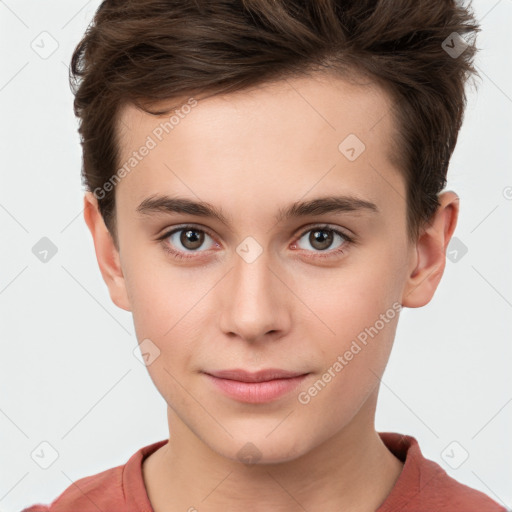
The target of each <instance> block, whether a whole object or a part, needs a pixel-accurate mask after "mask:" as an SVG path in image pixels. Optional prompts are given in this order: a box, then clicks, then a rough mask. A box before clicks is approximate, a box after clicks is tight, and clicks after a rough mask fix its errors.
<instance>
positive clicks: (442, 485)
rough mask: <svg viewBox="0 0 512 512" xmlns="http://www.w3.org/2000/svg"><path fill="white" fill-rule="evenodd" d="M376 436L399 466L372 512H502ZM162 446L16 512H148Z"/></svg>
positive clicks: (385, 435) (386, 437) (402, 445)
mask: <svg viewBox="0 0 512 512" xmlns="http://www.w3.org/2000/svg"><path fill="white" fill-rule="evenodd" d="M379 435H380V437H381V439H382V441H383V442H384V444H385V445H386V446H387V447H388V449H389V450H390V451H391V452H392V453H393V454H394V455H395V456H396V457H398V458H399V459H400V460H401V461H402V462H404V466H403V469H402V472H401V473H400V476H399V477H398V480H397V481H396V483H395V485H394V487H393V489H391V492H390V493H389V495H388V497H387V498H386V500H385V501H384V503H382V505H381V506H380V507H379V508H378V509H377V511H376V512H434V511H435V512H507V510H506V509H505V508H504V507H502V506H501V505H499V504H498V503H496V502H495V501H494V500H492V499H491V498H489V497H488V496H487V495H485V494H484V493H482V492H480V491H477V490H476V489H472V488H471V487H468V486H467V485H464V484H461V483H460V482H458V481H457V480H455V479H454V478H452V477H450V476H449V475H448V474H447V473H446V471H445V470H444V469H443V468H441V466H439V465H438V464H437V463H435V462H433V461H432V460H429V459H426V458H425V457H423V455H422V453H421V451H420V447H419V445H418V442H417V441H416V439H415V438H414V437H412V436H407V435H401V434H397V433H394V432H379ZM167 442H168V440H167V439H166V440H164V441H158V442H156V443H153V444H150V445H149V446H145V447H144V448H141V449H140V450H138V451H137V452H136V453H135V454H134V455H133V456H132V457H130V459H129V460H128V462H127V463H126V464H124V465H122V466H117V467H115V468H112V469H108V470H106V471H103V472H101V473H98V474H96V475H92V476H88V477H85V478H82V479H80V480H77V481H76V482H75V483H74V484H72V485H70V486H69V487H68V488H67V489H66V490H65V491H64V492H63V493H62V494H61V495H60V496H59V497H58V498H56V499H55V500H54V501H53V502H52V503H51V504H50V505H33V506H31V507H29V508H25V509H24V510H22V511H21V512H98V510H101V511H103V512H153V508H152V507H151V503H150V501H149V498H148V495H147V492H146V488H145V486H144V480H143V478H142V461H143V460H144V459H145V458H146V457H147V456H149V455H150V454H151V453H153V452H154V451H156V450H157V449H158V448H160V447H161V446H163V445H164V444H165V443H167Z"/></svg>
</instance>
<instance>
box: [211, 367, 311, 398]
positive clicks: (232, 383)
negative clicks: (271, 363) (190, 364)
mask: <svg viewBox="0 0 512 512" xmlns="http://www.w3.org/2000/svg"><path fill="white" fill-rule="evenodd" d="M203 373H204V375H205V376H206V377H207V378H208V380H209V381H210V382H211V383H212V384H213V385H214V386H215V387H216V389H219V390H220V391H222V392H223V393H224V394H225V395H227V396H229V397H230V398H232V399H234V400H237V401H240V402H245V403H253V404H256V403H266V402H271V401H274V400H277V399H278V398H280V397H282V396H284V395H286V394H288V393H290V392H291V391H293V390H294V389H295V388H296V387H297V386H298V385H299V384H300V383H301V382H302V381H303V380H304V379H305V378H306V376H307V375H309V373H303V372H293V371H288V370H281V369H276V368H268V369H265V370H260V371H258V372H248V371H245V370H240V369H233V370H222V371H212V372H203Z"/></svg>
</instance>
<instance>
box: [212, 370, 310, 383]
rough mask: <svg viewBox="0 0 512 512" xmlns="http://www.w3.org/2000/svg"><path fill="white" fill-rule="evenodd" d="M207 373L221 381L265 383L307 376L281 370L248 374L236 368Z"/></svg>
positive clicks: (303, 373) (301, 373) (302, 373)
mask: <svg viewBox="0 0 512 512" xmlns="http://www.w3.org/2000/svg"><path fill="white" fill-rule="evenodd" d="M205 373H207V374H208V375H212V376H213V377H217V378H219V379H229V380H237V381H240V382H265V381H269V380H275V379H290V378H292V377H298V376H299V375H305V374H306V373H307V372H293V371H288V370H281V369H279V368H266V369H264V370H259V371H257V372H248V371H245V370H241V369H238V368H236V369H232V370H220V371H215V372H205Z"/></svg>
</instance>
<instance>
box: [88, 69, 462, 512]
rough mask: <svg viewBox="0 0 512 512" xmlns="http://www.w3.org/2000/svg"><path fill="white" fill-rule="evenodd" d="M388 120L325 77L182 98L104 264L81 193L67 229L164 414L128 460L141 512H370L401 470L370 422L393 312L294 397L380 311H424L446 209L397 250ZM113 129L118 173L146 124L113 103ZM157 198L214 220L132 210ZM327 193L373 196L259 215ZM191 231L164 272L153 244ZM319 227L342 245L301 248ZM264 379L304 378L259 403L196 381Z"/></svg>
mask: <svg viewBox="0 0 512 512" xmlns="http://www.w3.org/2000/svg"><path fill="white" fill-rule="evenodd" d="M391 106H392V105H391V102H390V99H389V97H388V96H387V94H386V93H385V92H384V91H383V90H382V89H381V88H379V87H378V86H377V85H375V84H371V83H367V84H365V85H364V86H362V85H355V84H352V83H348V82H346V81H344V80H342V79H340V78H334V77H328V76H325V75H322V76H314V77H313V76H310V77H308V78H304V77H302V78H296V79H293V80H290V79H289V80H285V81H280V82H275V83H272V84H266V85H265V86H260V87H257V88H254V89H252V90H250V91H247V90H246V91H242V92H237V93H231V94H227V95H224V96H214V97H210V98H206V99H200V100H199V102H198V105H197V106H195V107H194V108H193V109H192V111H191V112H190V113H189V114H188V115H187V116H186V117H184V119H182V120H181V121H180V123H179V124H178V125H177V126H176V127H175V128H174V129H173V130H172V132H170V133H169V134H168V135H166V136H165V137H164V138H163V140H162V141H161V142H159V143H158V145H157V146H156V147H155V148H154V149H152V150H151V151H150V152H149V154H148V155H147V156H146V157H144V159H142V160H141V161H140V163H138V165H137V167H136V169H134V170H133V171H131V172H130V173H129V174H127V175H126V176H125V177H124V178H123V179H122V180H121V182H120V183H119V184H118V185H117V186H116V192H115V194H116V218H117V235H118V240H119V250H117V249H116V247H115V245H114V243H113V239H112V237H111V235H110V233H109V232H108V230H107V228H106V227H105V224H104V222H103V219H102V217H101V215H100V214H99V211H98V207H97V202H96V199H95V197H94V196H93V195H92V194H91V193H86V196H85V198H84V206H85V211H84V215H85V220H86V222H87V225H88V227H89V229H90V231H91V234H92V236H93V239H94V245H95V250H96V256H97V260H98V264H99V267H100V270H101V273H102V276H103V278H104V280H105V282H106V284H107V286H108V289H109V292H110V296H111V298H112V300H113V302H114V303H115V304H116V305H117V306H119V307H120V308H122V309H125V310H127V311H131V312H132V314H133V320H134V326H135V331H136V335H137V338H138V340H139V343H140V342H141V341H142V340H144V339H146V338H149V339H150V340H151V342H152V343H154V345H156V346H157V347H158V349H159V350H160V355H159V357H157V358H156V359H155V360H154V362H152V364H150V365H149V366H148V371H149V374H150V376H151V379H152V380H153V382H154V383H155V386H156V387H157V389H158V390H159V392H160V393H161V395H162V396H163V398H164V399H165V400H166V403H167V404H168V415H167V416H168V424H169V431H170V438H169V443H168V444H167V445H165V446H164V447H162V448H160V449H159V450H157V451H156V452H155V453H154V454H153V455H151V456H150V457H148V458H147V459H146V460H145V461H144V464H143V476H144V481H145V485H146V489H147V492H148V496H149V499H150V501H151V503H152V505H153V508H154V510H155V511H156V512H174V511H178V510H180V511H186V510H195V509H197V510H200V511H210V512H216V511H219V512H220V511H222V512H225V511H231V510H249V511H268V510H273V511H283V512H284V511H296V510H299V509H300V510H302V508H301V507H303V508H304V509H305V510H326V511H334V510H350V511H358V512H363V511H368V512H369V511H375V510H376V509H377V508H378V507H379V505H380V504H381V503H382V502H383V501H385V499H386V497H387V495H388V494H389V493H390V491H391V489H392V488H393V486H394V484H395V482H396V480H397V479H398V477H399V475H400V472H401V470H402V467H403V464H402V462H401V461H399V460H398V459H397V458H396V457H395V456H394V455H393V454H392V453H391V452H390V451H389V450H388V449H387V448H386V446H385V445H384V444H383V442H382V441H381V439H380V437H379V436H378V434H377V432H376V431H375V426H374V416H375V408H376V403H377V396H378V392H379V383H380V378H381V376H382V374H383V372H384V370H385V367H386V364H387V361H388V358H389V355H390V351H391V348H392V345H393V341H394V337H395V331H396V326H397V322H398V318H399V315H398V314H397V315H395V316H394V318H393V319H392V320H389V321H388V322H387V323H385V326H384V327H383V328H382V329H381V330H379V332H378V334H377V335H375V336H374V337H373V339H372V338H369V340H370V341H369V342H368V344H367V345H366V346H364V348H363V349H362V350H361V351H360V352H359V353H358V354H357V356H354V357H353V359H352V360H351V361H349V362H348V364H347V365H346V366H345V367H344V368H343V370H342V371H340V372H338V373H337V374H336V376H335V377H334V378H332V380H331V381H330V382H329V383H328V384H327V385H326V386H325V387H324V388H323V389H322V390H321V391H320V392H318V394H317V395H316V396H314V397H312V398H311V400H310V401H309V403H307V404H301V403H300V402H299V401H298V395H299V393H300V392H304V391H306V392H307V390H308V389H309V388H310V387H311V386H312V385H313V383H315V382H316V381H317V380H318V379H319V378H321V377H322V375H323V374H324V373H325V372H326V371H327V369H328V368H329V367H332V365H333V363H334V362H335V361H336V360H337V357H338V356H339V355H343V354H344V353H345V352H346V350H347V349H349V348H350V346H351V343H352V341H353V340H355V339H356V337H357V335H358V334H359V333H361V332H362V331H364V329H365V327H369V326H371V325H374V324H375V322H376V320H378V319H379V318H380V316H379V315H381V314H383V313H385V312H386V311H387V310H389V309H390V308H391V307H392V304H393V303H399V304H402V306H403V307H411V308H415V307H421V306H423V305H425V304H427V303H428V302H429V301H430V300H431V299H432V296H433V294H434V292H435V290H436V288H437V286H438V284H439V281H440V279H441V277H442V274H443V271H444V267H445V261H446V259H445V255H446V248H447V245H448V243H449V241H450V238H451V236H452V234H453V231H454V229H455V226H456V222H457V216H458V211H459V209H458V197H457V195H456V194H455V193H453V192H451V191H445V192H443V193H442V194H440V203H441V205H440V207H439V209H438V211H437V212H436V214H435V216H434V217H433V218H432V219H431V222H430V223H429V224H427V225H426V226H425V227H424V229H423V231H422V234H421V236H420V238H419V239H418V240H417V241H416V242H414V243H410V242H409V241H408V238H407V234H406V233H407V232H406V204H405V199H404V198H405V196H406V192H405V183H404V180H403V177H402V175H401V173H400V172H399V169H398V168H397V167H396V166H395V164H394V163H393V161H394V159H393V148H394V146H393V144H392V137H393V134H394V133H395V126H394V124H393V119H392V116H391V115H390V108H391ZM121 121H122V122H121V123H120V125H119V126H120V132H119V133H120V144H121V161H122V162H124V161H126V160H127V159H128V158H129V156H130V154H131V152H132V151H133V150H134V149H136V148H139V147H140V146H141V145H142V144H143V143H144V141H145V140H146V138H147V136H148V135H149V134H151V133H152V131H153V130H154V129H155V127H156V126H157V125H158V124H159V123H160V122H161V119H158V118H156V117H155V116H152V115H149V114H147V113H143V112H141V111H139V110H137V109H135V107H133V106H131V105H127V106H125V107H124V108H123V110H122V115H121ZM350 133H353V134H356V135H357V137H359V139H360V140H362V141H363V142H364V144H365V146H366V149H365V151H364V152H363V153H361V155H360V156H359V157H358V158H357V159H356V160H354V161H349V160H348V159H347V158H346V157H345V156H344V155H343V154H342V153H341V152H340V151H339V149H338V145H339V144H340V142H342V141H343V140H344V139H345V137H346V136H347V135H348V134H350ZM156 193H159V194H167V195H176V196H180V197H186V198H188V199H191V200H197V201H199V200H201V201H206V202H208V203H210V204H211V205H214V206H216V207H217V208H220V209H222V212H223V213H224V214H225V216H226V217H227V218H228V219H229V220H230V225H229V226H226V225H223V224H222V223H221V222H220V221H219V220H217V219H213V218H203V217H198V216H193V215H190V214H177V213H159V214H154V215H143V214H140V213H137V210H136V209H137V206H138V205H139V204H140V203H141V202H142V201H143V200H144V199H145V198H147V197H149V196H151V195H153V194H156ZM334 193H336V194H352V195H355V196H357V197H360V198H363V199H365V200H368V201H372V202H373V203H375V204H376V205H377V206H378V209H379V213H372V212H370V211H363V210H361V211H356V212H342V213H332V212H331V213H327V214H321V215H318V214H315V215H309V216H307V217H304V218H301V217H298V218H291V219H287V220H283V221H281V222H278V223H276V221H275V219H274V216H275V215H276V214H277V212H278V210H279V209H280V208H284V207H286V206H287V205H289V204H290V203H293V202H294V201H298V200H308V199H313V198H319V197H325V196H329V195H333V194H334ZM190 223H192V224H193V225H194V227H195V228H196V229H201V228H203V229H206V230H207V231H208V232H209V233H212V235H213V236H212V237H210V236H209V235H208V233H207V234H206V235H205V239H204V243H203V245H202V246H200V247H199V248H198V249H192V252H191V250H190V249H189V252H188V253H187V254H188V255H190V256H191V258H189V259H185V260H177V259H174V258H173V257H172V256H171V255H170V254H168V253H167V252H166V251H165V250H164V245H163V242H161V241H158V240H157V237H158V236H160V235H163V234H164V233H166V232H168V231H170V230H171V228H173V227H176V226H181V225H184V224H190ZM323 224H328V225H329V227H330V228H335V229H339V230H341V231H343V230H344V231H345V233H348V234H352V235H353V236H355V237H356V239H357V241H356V243H353V244H350V243H347V241H346V240H345V239H344V238H341V237H339V236H337V235H336V234H333V236H334V238H333V240H332V244H331V245H330V246H329V245H328V244H327V249H325V250H321V249H319V248H318V247H319V244H318V243H316V244H315V241H314V240H313V241H312V240H311V238H310V237H309V235H310V234H311V230H313V232H314V228H317V227H319V226H320V227H322V225H323ZM308 229H309V231H308ZM180 234H182V232H179V233H178V234H176V235H174V236H172V237H168V238H167V239H166V242H167V244H168V246H171V247H173V248H174V249H175V250H177V251H181V252H186V251H187V249H188V248H189V247H190V245H191V244H188V246H187V245H185V246H184V245H183V239H182V242H181V243H180ZM303 234H304V236H303ZM327 234H329V233H327ZM248 236H251V237H253V238H254V239H255V240H257V242H258V244H259V246H260V247H261V250H262V253H261V254H260V255H259V257H258V258H256V259H255V261H253V262H251V263H248V262H247V261H246V260H244V259H243V258H242V257H241V256H240V255H239V254H238V253H237V247H238V246H239V245H240V243H241V242H242V241H243V240H244V239H245V238H246V237H248ZM164 242H165V241H164ZM185 243H186V240H185ZM294 243H295V245H294ZM343 244H345V245H344V248H345V249H344V252H343V254H334V251H335V250H336V249H338V248H339V247H341V246H343ZM194 250H195V252H193V251H194ZM329 252H330V253H331V254H330V256H329V257H327V258H324V259H321V258H318V255H322V254H324V255H325V254H326V253H329ZM269 367H274V368H282V369H287V370H295V371H301V372H310V373H309V375H308V376H307V377H306V379H305V380H304V381H303V382H302V383H301V384H300V385H299V387H298V388H297V389H295V390H294V391H293V392H290V393H289V394H286V395H284V396H283V397H281V398H279V399H278V400H276V401H273V402H269V403H264V404H246V403H242V402H239V401H236V400H234V399H231V398H229V397H227V396H225V395H224V394H222V393H221V392H220V391H219V390H218V389H217V388H216V387H214V386H213V385H212V384H211V383H210V382H209V381H208V379H207V378H206V377H205V375H204V374H202V373H201V371H208V370H210V371H213V370H221V369H228V368H244V369H247V370H250V371H255V370H259V369H262V368H269ZM248 442H251V443H253V444H254V445H255V446H256V447H257V449H258V450H259V452H260V454H261V458H260V459H259V460H258V461H257V462H256V463H254V464H244V463H243V462H242V461H241V460H240V459H239V458H238V456H237V454H238V452H239V450H240V449H241V448H242V447H244V445H246V443H248ZM369 490H371V491H370V492H369ZM191 507H195V509H194V508H191Z"/></svg>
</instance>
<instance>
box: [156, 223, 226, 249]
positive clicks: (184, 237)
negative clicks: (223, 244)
mask: <svg viewBox="0 0 512 512" xmlns="http://www.w3.org/2000/svg"><path fill="white" fill-rule="evenodd" d="M207 239H209V240H210V241H209V243H208V240H207ZM160 240H162V241H163V242H164V243H165V246H167V247H168V248H169V249H170V250H171V251H173V252H179V253H187V252H189V253H194V252H197V253H202V252H206V250H208V249H211V248H212V247H214V246H215V245H216V244H215V241H214V240H213V238H212V237H211V236H210V235H209V234H208V233H206V231H204V230H202V229H199V228H196V227H194V226H183V227H181V228H176V229H173V230H172V231H169V232H168V233H166V234H165V235H163V236H161V237H160ZM205 242H206V243H205Z"/></svg>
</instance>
